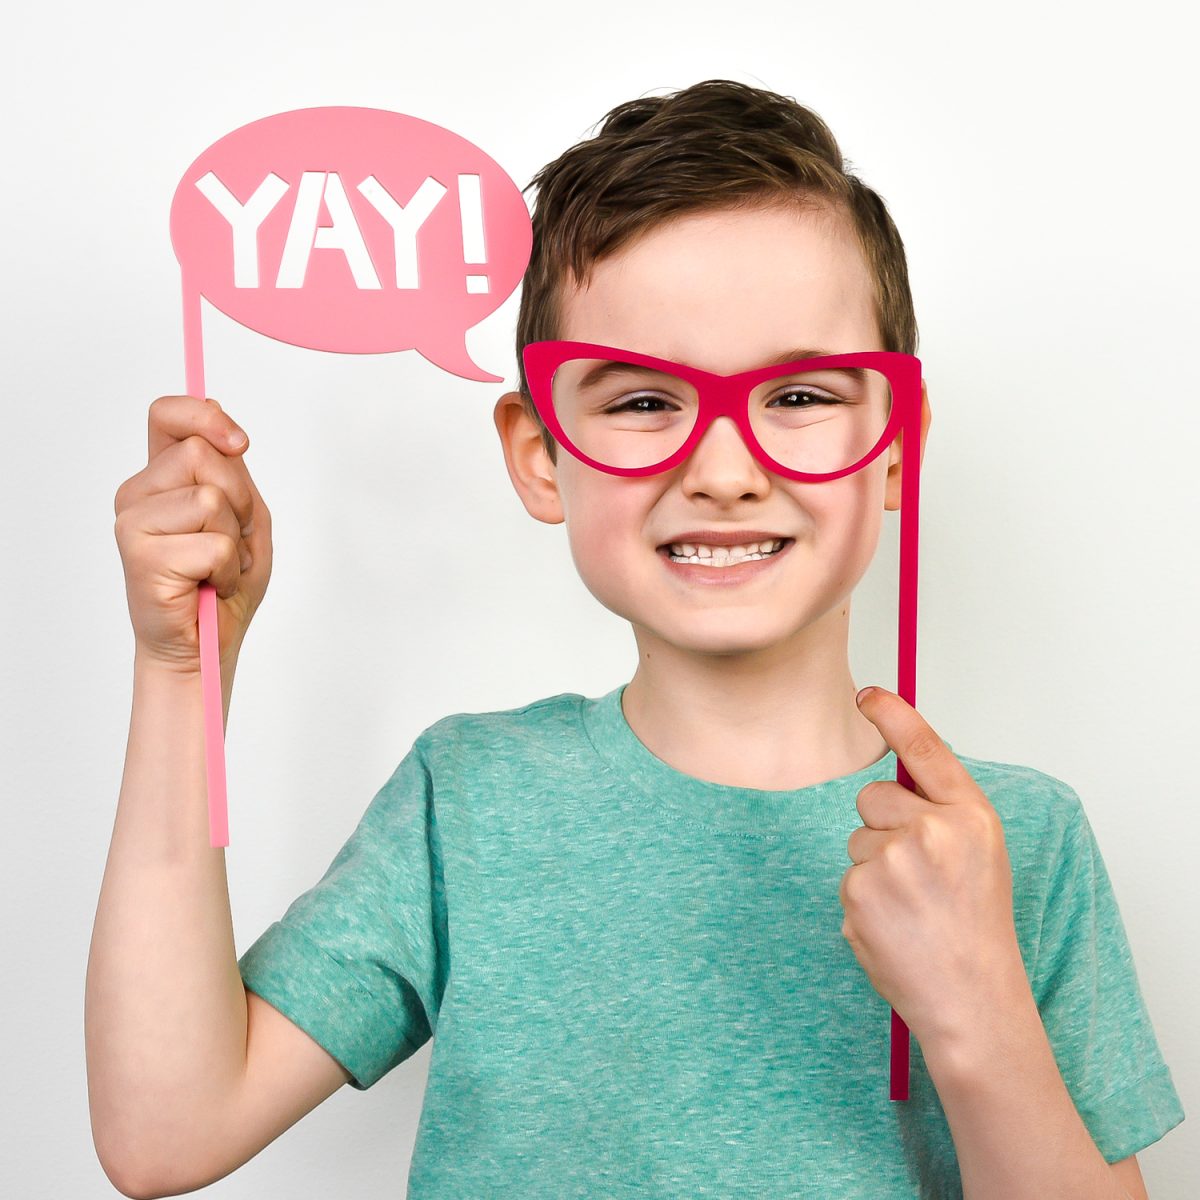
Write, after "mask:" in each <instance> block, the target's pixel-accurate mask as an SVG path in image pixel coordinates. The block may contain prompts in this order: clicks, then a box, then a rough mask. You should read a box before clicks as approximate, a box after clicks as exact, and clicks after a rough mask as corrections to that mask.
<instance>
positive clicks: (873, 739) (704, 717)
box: [622, 631, 890, 791]
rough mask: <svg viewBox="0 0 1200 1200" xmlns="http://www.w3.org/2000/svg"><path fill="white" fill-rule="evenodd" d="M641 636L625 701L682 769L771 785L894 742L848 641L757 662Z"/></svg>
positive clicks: (639, 728)
mask: <svg viewBox="0 0 1200 1200" xmlns="http://www.w3.org/2000/svg"><path fill="white" fill-rule="evenodd" d="M647 640H648V639H646V638H645V636H644V631H643V632H642V634H641V635H639V637H638V643H639V649H640V651H641V653H640V655H639V662H638V668H637V670H636V671H635V672H634V675H633V678H632V679H631V680H630V681H629V683H628V684H627V685H626V687H625V691H624V693H623V696H622V709H623V711H624V714H625V720H626V721H627V722H628V724H629V727H630V728H631V729H632V730H633V732H634V734H635V735H636V736H637V738H638V740H639V741H640V742H641V743H642V744H643V745H644V746H645V747H646V748H647V749H648V750H649V751H650V752H651V753H652V754H654V755H655V756H656V757H658V758H660V759H662V760H663V761H664V762H665V763H667V764H668V765H670V766H672V767H674V768H675V769H676V770H677V771H682V772H683V773H684V774H686V775H691V776H693V777H695V778H698V779H703V780H707V781H708V782H710V783H720V784H726V785H728V786H733V787H750V788H759V789H763V790H766V791H782V790H792V789H795V788H801V787H809V786H811V785H812V784H816V783H823V782H825V781H826V780H828V779H838V778H841V777H842V776H844V775H850V774H853V773H854V772H856V771H860V770H862V769H863V768H864V767H867V766H869V765H870V764H871V763H874V762H878V760H879V759H880V758H882V757H883V756H884V755H885V754H886V753H887V752H888V750H889V749H890V747H889V746H888V744H887V742H886V741H885V740H884V738H883V736H882V735H881V734H880V732H879V730H878V729H876V727H875V726H874V725H873V724H872V723H871V722H870V721H868V720H867V718H866V717H864V716H863V715H862V713H861V712H859V710H858V706H857V705H856V704H855V702H854V697H855V694H856V692H857V691H858V685H856V684H855V682H854V679H853V678H852V677H851V674H850V667H849V663H848V661H847V656H846V646H845V640H844V639H843V640H841V642H840V644H839V643H838V642H836V641H834V642H830V641H828V640H825V642H824V645H823V647H822V645H821V643H820V642H818V643H817V644H816V645H815V646H813V647H810V650H811V651H812V652H811V653H807V654H806V655H804V656H803V657H799V656H795V657H793V658H792V660H791V661H789V662H777V663H776V664H775V665H773V666H771V667H770V668H769V669H766V668H761V669H760V668H753V669H752V668H750V667H749V666H748V663H749V661H750V659H749V657H748V656H747V657H746V658H742V659H739V658H737V657H736V656H734V655H697V654H695V653H692V652H689V651H683V650H680V649H679V648H678V647H673V646H669V645H664V644H663V643H662V642H661V641H659V640H658V639H654V645H653V649H652V651H649V652H648V648H647V644H646V643H647Z"/></svg>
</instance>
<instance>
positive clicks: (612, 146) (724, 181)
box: [517, 79, 917, 463]
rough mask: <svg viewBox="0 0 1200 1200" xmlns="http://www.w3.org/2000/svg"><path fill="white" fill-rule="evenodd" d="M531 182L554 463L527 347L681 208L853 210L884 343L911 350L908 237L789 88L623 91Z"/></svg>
mask: <svg viewBox="0 0 1200 1200" xmlns="http://www.w3.org/2000/svg"><path fill="white" fill-rule="evenodd" d="M534 186H536V187H537V189H538V190H537V198H536V202H535V205H534V209H533V214H532V215H533V249H532V253H531V255H530V259H529V265H528V267H527V269H526V271H525V275H524V279H523V283H522V290H521V304H520V309H519V311H518V316H517V375H518V380H519V382H518V390H519V391H520V393H521V396H522V400H523V403H524V406H525V410H526V411H527V412H528V413H529V415H530V416H531V417H532V418H533V420H534V421H536V422H537V424H538V426H539V427H540V428H541V432H542V443H543V445H544V446H545V447H546V451H547V453H548V454H549V455H550V459H551V461H552V462H555V463H556V462H557V461H558V460H557V457H556V444H555V441H554V438H553V436H552V435H551V433H550V431H549V430H548V429H546V427H545V425H544V424H543V423H542V420H541V418H540V417H539V416H538V414H537V410H536V409H535V407H534V404H533V401H532V399H531V398H530V396H529V385H528V382H527V380H526V378H525V365H524V363H523V362H522V360H521V351H522V350H523V349H524V348H525V346H527V345H528V344H529V343H530V342H540V341H547V340H554V339H557V338H558V336H559V334H558V326H559V322H560V317H561V310H560V296H561V287H562V285H563V284H564V283H565V282H567V281H568V280H570V281H571V282H573V283H574V284H575V285H576V286H579V287H583V286H586V284H587V283H588V281H589V279H590V274H591V267H592V264H593V263H595V262H597V261H599V260H600V259H602V258H604V257H606V256H607V255H610V254H614V253H615V252H616V251H617V250H619V249H620V248H621V247H623V246H625V245H626V244H627V243H628V242H630V241H632V240H633V239H634V238H635V237H637V236H639V235H641V234H643V233H646V232H647V231H648V230H649V229H651V228H652V227H653V226H655V225H657V224H659V223H661V222H663V221H665V220H667V219H668V218H670V217H674V216H678V215H680V214H682V213H685V212H695V211H697V210H702V209H720V208H726V209H728V208H749V207H753V206H755V205H760V204H764V203H772V202H773V203H780V202H783V203H789V204H792V205H795V206H797V207H803V208H808V209H814V208H817V209H819V208H821V207H822V205H825V206H828V207H829V208H831V209H833V210H840V211H841V212H843V213H845V214H847V215H848V216H849V217H850V219H851V221H852V222H853V227H854V229H855V232H856V233H857V236H858V239H859V244H860V245H861V247H862V250H863V255H864V258H865V260H866V263H867V266H868V268H869V270H870V272H871V276H872V278H873V279H874V281H875V296H874V299H875V316H876V321H877V323H878V325H879V332H880V336H881V338H882V340H883V348H884V349H885V350H899V351H901V352H903V353H905V354H915V353H916V347H917V320H916V315H915V314H914V312H913V302H912V293H911V292H910V290H909V285H908V266H907V262H906V260H905V256H904V243H903V242H902V241H901V240H900V234H899V233H898V232H897V230H896V226H895V225H894V224H893V222H892V218H891V216H890V215H889V213H888V211H887V207H886V206H885V205H884V203H883V200H882V199H881V198H880V197H879V196H878V195H877V194H876V193H875V192H873V191H872V190H871V189H870V188H869V187H867V185H866V184H865V183H863V182H862V180H860V179H858V178H857V177H856V176H855V175H853V174H851V173H850V172H849V171H847V170H846V166H845V164H844V162H843V160H842V154H841V151H840V150H839V148H838V144H837V141H836V140H835V139H834V136H833V133H832V132H831V131H830V129H829V127H828V126H827V125H826V124H825V122H824V121H823V120H822V119H821V118H820V117H819V116H818V115H817V114H816V113H815V112H813V111H812V109H809V108H805V107H804V106H803V105H801V104H798V103H797V102H796V100H795V99H793V98H792V97H790V96H781V95H779V94H778V93H777V92H772V91H767V90H766V89H763V88H756V87H751V86H749V85H748V84H744V83H737V82H735V81H734V80H731V79H706V80H704V81H703V82H702V83H695V84H692V86H691V87H688V88H684V89H682V90H681V91H677V92H674V93H672V94H671V95H668V96H653V97H640V98H639V99H637V100H628V101H626V102H625V103H623V104H619V105H617V107H616V108H613V109H611V110H610V111H609V112H608V113H607V114H606V115H605V116H604V118H603V125H602V126H601V129H600V132H599V134H598V135H597V136H596V137H593V138H590V139H588V140H586V141H582V142H579V143H577V144H576V145H574V146H572V147H571V148H570V149H568V150H566V151H565V152H564V153H563V154H561V155H560V156H559V157H558V158H556V159H555V160H554V161H553V162H550V163H547V164H546V165H545V166H544V167H543V168H542V169H541V170H540V171H539V172H538V173H537V174H536V175H535V176H534V177H533V179H532V180H530V182H529V184H528V185H527V187H526V188H524V189H522V190H523V191H528V189H529V188H531V187H534Z"/></svg>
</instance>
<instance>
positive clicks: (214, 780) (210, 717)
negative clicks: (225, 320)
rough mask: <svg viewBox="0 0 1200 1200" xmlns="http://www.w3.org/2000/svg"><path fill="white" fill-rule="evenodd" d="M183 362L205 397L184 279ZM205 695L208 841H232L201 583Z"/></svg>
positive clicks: (210, 608)
mask: <svg viewBox="0 0 1200 1200" xmlns="http://www.w3.org/2000/svg"><path fill="white" fill-rule="evenodd" d="M183 361H184V373H185V375H186V378H187V394H188V395H189V396H195V397H196V398H197V399H200V400H203V399H204V341H203V327H202V322H201V319H200V293H199V292H198V291H195V290H194V289H192V288H190V287H189V286H188V281H187V278H186V277H185V278H184V281H183ZM198 608H199V613H198V618H199V625H200V693H201V696H202V697H203V701H204V763H205V767H206V769H207V779H208V844H209V845H210V846H213V847H216V846H228V845H229V806H228V802H227V800H226V794H225V712H224V705H223V703H222V699H221V650H220V643H219V641H218V638H217V589H216V588H214V587H213V585H212V584H211V583H202V584H200V589H199V596H198Z"/></svg>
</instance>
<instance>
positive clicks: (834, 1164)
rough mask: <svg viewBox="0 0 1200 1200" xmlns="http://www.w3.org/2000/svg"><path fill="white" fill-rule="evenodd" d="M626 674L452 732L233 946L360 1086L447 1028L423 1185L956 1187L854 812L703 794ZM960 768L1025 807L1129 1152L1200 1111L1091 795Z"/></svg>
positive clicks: (1049, 944)
mask: <svg viewBox="0 0 1200 1200" xmlns="http://www.w3.org/2000/svg"><path fill="white" fill-rule="evenodd" d="M623 690H624V688H623V686H621V687H617V688H615V689H614V690H613V691H611V692H609V693H608V694H607V695H605V696H602V697H600V698H598V699H593V698H587V697H584V696H581V695H578V694H576V693H564V694H561V695H557V696H551V697H548V698H546V699H544V700H539V701H537V702H535V703H532V704H528V705H525V706H524V707H521V708H514V709H509V710H507V711H502V712H484V713H457V714H454V715H452V716H448V717H445V718H443V719H442V720H440V721H438V722H436V723H435V724H433V725H431V726H429V727H428V728H427V729H426V730H425V731H424V732H423V733H422V734H421V735H420V736H419V737H418V738H417V739H416V741H415V743H414V744H413V747H412V749H411V751H410V752H409V753H408V754H407V756H406V757H405V758H404V759H403V761H402V762H401V763H400V765H399V766H398V767H397V768H396V770H395V771H394V772H393V774H392V776H391V777H390V778H389V779H388V781H387V782H386V783H385V784H384V785H383V787H382V788H381V789H380V790H379V791H378V793H377V794H376V795H375V797H374V799H373V800H372V801H371V803H370V805H369V806H368V807H367V810H366V812H365V813H364V815H363V817H362V819H361V821H360V822H359V824H358V826H357V828H356V829H355V831H354V833H353V834H352V835H351V836H350V838H349V839H348V841H347V842H346V844H345V845H344V846H343V847H342V849H341V850H340V851H339V852H338V854H337V856H336V857H335V858H334V860H333V862H332V863H331V865H330V867H329V868H328V870H327V871H326V873H325V874H324V876H323V877H322V878H321V879H320V881H319V882H317V883H316V884H315V885H314V886H313V887H312V888H311V889H310V890H308V891H307V892H305V893H304V894H303V895H301V896H299V897H298V898H297V899H296V900H295V901H294V902H293V903H292V904H291V905H290V906H289V907H288V909H287V911H286V912H285V913H284V914H283V916H282V918H281V919H280V920H279V921H277V922H275V923H273V924H272V925H270V926H269V927H268V928H267V929H266V930H265V931H264V932H263V934H262V935H261V936H260V937H259V938H258V940H257V941H256V942H255V943H254V944H253V945H252V946H251V947H250V948H249V949H248V950H247V951H246V952H245V954H244V955H243V956H242V958H241V959H240V962H239V966H240V968H241V973H242V977H243V979H244V981H245V984H246V986H247V988H249V989H250V990H252V991H254V992H257V993H258V994H259V995H260V996H262V997H263V998H264V999H265V1000H267V1001H268V1002H269V1003H271V1004H272V1005H274V1006H275V1007H276V1008H277V1009H279V1011H280V1012H282V1013H284V1014H285V1015H286V1016H287V1017H288V1018H290V1019H291V1020H292V1021H293V1022H294V1023H295V1024H296V1025H298V1026H299V1027H300V1028H302V1029H303V1030H305V1031H306V1032H307V1033H308V1034H310V1035H311V1036H312V1037H313V1038H314V1039H315V1040H316V1041H317V1042H319V1043H320V1044H321V1045H322V1046H323V1047H324V1048H325V1049H326V1050H327V1051H328V1052H329V1053H330V1054H331V1055H333V1057H334V1058H336V1059H337V1060H338V1061H339V1062H340V1063H342V1064H343V1066H344V1067H345V1068H346V1070H347V1071H349V1072H350V1073H351V1074H352V1075H353V1080H352V1086H354V1087H356V1088H359V1089H365V1088H368V1087H370V1086H371V1085H372V1084H374V1083H375V1082H376V1081H377V1080H379V1079H380V1078H381V1077H382V1076H383V1075H385V1074H386V1073H387V1072H389V1071H391V1070H392V1069H393V1068H394V1067H396V1066H397V1065H399V1064H400V1063H402V1062H403V1061H404V1060H405V1059H406V1058H408V1057H409V1056H410V1055H412V1054H413V1053H414V1052H415V1051H416V1050H417V1049H418V1048H420V1047H421V1046H422V1045H423V1044H424V1043H425V1042H426V1041H428V1040H429V1039H430V1037H431V1036H432V1037H433V1046H432V1051H431V1057H430V1064H429V1078H428V1083H427V1087H426V1092H425V1099H424V1107H423V1109H422V1113H421V1119H420V1124H419V1128H418V1131H417V1139H416V1145H415V1147H414V1151H413V1158H412V1164H411V1169H410V1174H409V1187H408V1196H409V1197H410V1200H467V1198H470V1200H491V1198H493V1197H494V1198H500V1197H504V1198H505V1200H516V1198H517V1197H520V1198H521V1200H567V1198H569V1197H595V1198H597V1200H600V1198H604V1200H612V1198H613V1197H626V1196H628V1197H633V1196H637V1197H640V1198H642V1200H647V1198H650V1200H653V1198H659V1197H661V1198H664V1200H665V1198H668V1197H669V1198H675V1197H678V1198H680V1200H683V1198H685V1197H686V1198H687V1200H694V1198H695V1197H697V1196H714V1197H718V1196H719V1197H723V1198H729V1197H734V1196H738V1197H740V1196H746V1197H754V1198H755V1200H767V1198H769V1197H788V1198H796V1197H805V1198H811V1200H840V1198H843V1197H844V1198H847V1200H849V1198H854V1200H862V1198H865V1197H871V1198H872V1200H893V1198H894V1200H913V1197H914V1196H920V1197H931V1198H933V1197H937V1198H939V1200H940V1198H942V1197H961V1195H962V1188H961V1182H960V1178H959V1172H958V1165H957V1160H956V1157H955V1153H954V1145H953V1142H952V1140H951V1137H950V1132H949V1128H948V1126H947V1124H946V1119H945V1115H944V1113H943V1111H942V1107H941V1103H940V1101H939V1099H938V1095H937V1092H936V1091H935V1089H934V1088H933V1086H932V1083H931V1081H930V1078H929V1074H928V1071H927V1069H926V1066H925V1062H924V1059H923V1057H922V1053H921V1047H920V1044H919V1043H918V1041H917V1039H916V1037H915V1036H914V1037H913V1038H912V1040H911V1076H910V1078H911V1083H910V1097H909V1099H908V1100H907V1101H903V1102H901V1101H892V1100H889V1099H888V1065H889V1046H890V1011H891V1010H890V1008H889V1006H888V1004H887V1002H886V1001H885V1000H884V999H883V998H882V997H881V996H880V995H879V994H878V993H877V992H876V991H875V990H874V988H873V987H872V986H871V984H870V981H869V980H868V978H867V976H866V974H865V972H864V971H863V969H862V967H861V966H860V965H859V963H858V961H857V960H856V959H855V957H854V954H853V951H852V950H851V949H850V946H849V944H848V943H847V942H846V940H845V939H844V938H843V936H842V933H841V924H842V918H843V912H842V908H841V905H840V903H839V900H838V885H839V883H840V881H841V877H842V875H843V873H844V872H845V870H846V868H847V867H848V866H849V865H850V860H849V858H848V857H847V853H846V842H847V839H848V838H849V836H850V833H851V831H852V830H854V829H856V828H857V827H858V826H859V825H860V824H861V820H860V818H859V815H858V812H857V810H856V807H855V801H856V798H857V795H858V792H859V790H860V789H861V788H862V787H863V786H864V785H865V784H866V783H868V782H869V781H871V780H874V779H894V778H895V777H896V756H895V754H894V752H889V753H888V754H887V755H886V756H885V757H883V758H882V759H880V760H878V761H877V762H875V763H873V764H871V765H870V766H867V767H865V768H863V769H862V770H860V771H857V772H855V773H854V774H852V775H847V776H844V777H843V778H840V779H834V780H830V781H828V782H825V783H820V784H816V785H814V786H811V787H804V788H799V789H796V790H792V791H762V790H758V789H754V788H742V787H732V786H726V785H723V784H715V783H710V782H707V781H704V780H701V779H698V778H695V777H693V776H690V775H686V774H684V773H682V772H681V771H678V770H676V769H675V768H674V767H672V766H670V765H669V764H667V763H666V762H664V761H663V760H661V759H659V758H657V757H656V756H655V755H653V754H652V753H651V752H650V751H649V750H648V749H647V748H646V747H645V746H644V745H643V744H642V743H641V742H640V741H639V740H638V738H637V737H636V735H635V734H634V733H633V731H632V730H631V729H630V727H629V724H628V722H627V721H626V720H625V717H624V714H623V711H622V708H621V693H622V691H623ZM955 753H956V755H957V757H958V758H959V759H960V761H961V762H962V763H963V764H964V766H966V768H967V770H968V771H969V772H970V773H971V775H972V776H973V777H974V778H975V780H976V781H977V782H978V783H979V785H980V786H981V787H982V789H983V791H984V792H985V793H986V794H987V796H988V798H989V799H990V800H991V802H992V804H993V806H994V807H995V809H996V811H997V812H998V814H999V815H1000V818H1001V820H1002V822H1003V825H1004V833H1005V842H1006V845H1007V848H1008V853H1009V858H1010V860H1011V862H1012V867H1013V894H1014V916H1015V922H1016V930H1017V935H1018V942H1019V944H1020V947H1021V952H1022V955H1023V958H1024V962H1025V966H1026V971H1027V974H1028V976H1029V980H1030V984H1031V986H1032V989H1033V994H1034V998H1035V999H1036V1001H1037V1004H1038V1008H1039V1010H1040V1012H1041V1016H1042V1020H1043V1023H1044V1024H1045V1027H1046V1031H1047V1034H1048V1036H1049V1039H1050V1042H1051V1045H1052V1046H1053V1049H1054V1054H1055V1057H1056V1059H1057V1061H1058V1065H1059V1068H1060V1070H1061V1071H1062V1074H1063V1077H1064V1079H1065V1081H1066V1084H1067V1087H1068V1089H1069V1091H1070V1093H1071V1096H1072V1099H1073V1100H1074V1102H1075V1106H1076V1108H1077V1109H1078V1110H1079V1112H1080V1114H1081V1116H1082V1117H1083V1120H1084V1122H1085V1124H1086V1125H1087V1127H1088V1129H1089V1131H1090V1132H1091V1134H1092V1136H1093V1138H1094V1139H1095V1140H1096V1143H1097V1145H1098V1146H1099V1148H1100V1151H1101V1153H1102V1154H1103V1155H1104V1157H1105V1158H1106V1159H1107V1160H1108V1161H1109V1162H1115V1161H1117V1160H1118V1159H1122V1158H1125V1157H1127V1156H1128V1155H1130V1154H1134V1153H1136V1152H1137V1151H1139V1150H1141V1149H1143V1148H1144V1147H1146V1146H1148V1145H1150V1144H1151V1143H1152V1142H1155V1141H1157V1140H1158V1139H1159V1138H1161V1137H1162V1136H1163V1135H1164V1134H1165V1133H1167V1132H1168V1131H1169V1130H1171V1129H1173V1128H1174V1127H1175V1126H1176V1125H1178V1124H1179V1123H1180V1122H1181V1121H1182V1120H1183V1119H1184V1112H1183V1107H1182V1105H1181V1103H1180V1099H1179V1096H1178V1094H1177V1092H1176V1090H1175V1087H1174V1084H1173V1082H1172V1078H1171V1073H1170V1071H1169V1069H1168V1067H1167V1066H1166V1064H1165V1062H1164V1061H1163V1057H1162V1054H1161V1051H1160V1048H1159V1045H1158V1042H1157V1040H1156V1037H1155V1033H1154V1029H1153V1027H1152V1025H1151V1021H1150V1018H1149V1015H1148V1013H1147V1010H1146V1006H1145V1003H1144V1000H1143V998H1142V994H1141V991H1140V988H1139V985H1138V979H1137V973H1136V970H1135V967H1134V963H1133V959H1132V956H1131V954H1130V948H1129V944H1128V941H1127V938H1126V934H1125V929H1124V926H1123V924H1122V920H1121V916H1120V912H1119V909H1118V907H1117V901H1116V899H1115V897H1114V894H1113V890H1112V886H1111V883H1110V880H1109V877H1108V873H1107V871H1106V869H1105V866H1104V862H1103V860H1102V858H1101V855H1100V851H1099V848H1098V846H1097V843H1096V840H1095V837H1094V834H1093V832H1092V829H1091V826H1090V824H1089V823H1088V820H1087V817H1086V815H1085V813H1084V810H1083V808H1082V807H1081V804H1080V799H1079V797H1078V795H1077V794H1076V793H1075V792H1074V791H1073V790H1072V789H1071V788H1070V787H1068V786H1067V785H1066V784H1065V783H1062V782H1061V781H1059V780H1057V779H1054V778H1052V777H1051V776H1049V775H1046V774H1043V773H1042V772H1040V771H1037V770H1034V769H1032V768H1030V767H1024V766H1014V765H1010V764H1005V763H997V762H989V761H983V760H979V759H974V758H968V757H965V756H963V755H961V754H958V752H957V751H955Z"/></svg>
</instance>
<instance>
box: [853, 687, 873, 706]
mask: <svg viewBox="0 0 1200 1200" xmlns="http://www.w3.org/2000/svg"><path fill="white" fill-rule="evenodd" d="M874 690H875V689H874V688H873V687H865V688H863V689H862V691H860V692H859V693H858V695H857V696H855V697H854V703H855V704H859V705H861V704H862V702H863V701H864V700H865V699H866V698H867V697H868V696H869V695H870V694H871V693H872V692H873V691H874Z"/></svg>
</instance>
